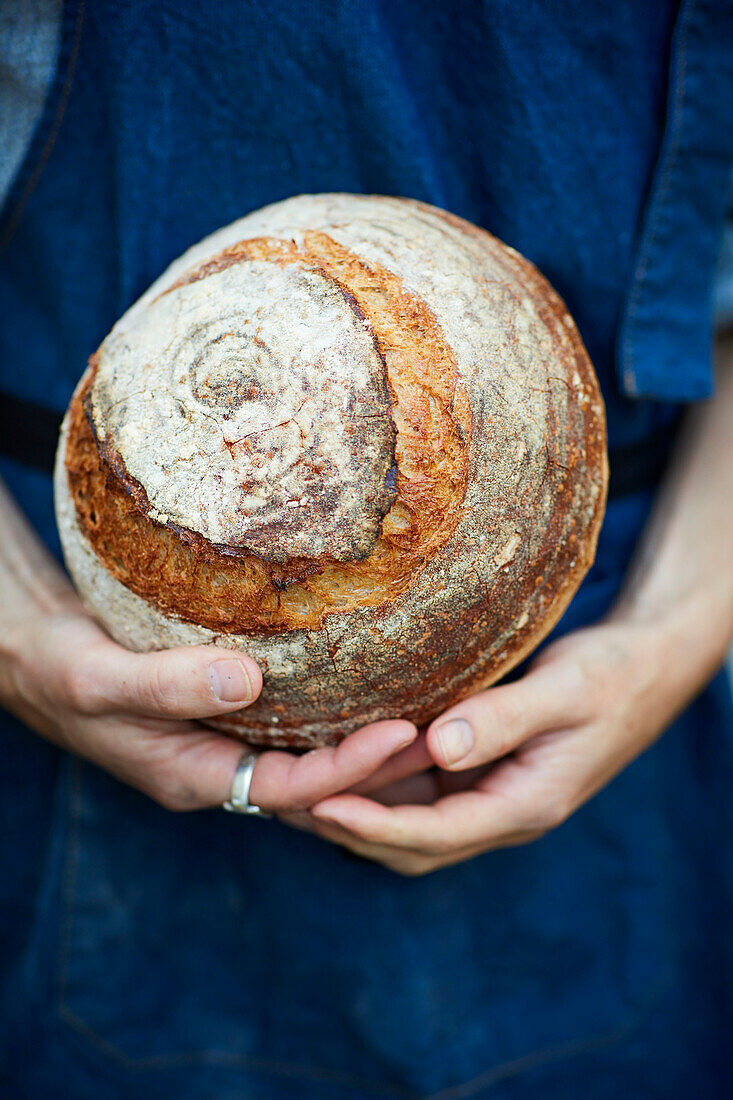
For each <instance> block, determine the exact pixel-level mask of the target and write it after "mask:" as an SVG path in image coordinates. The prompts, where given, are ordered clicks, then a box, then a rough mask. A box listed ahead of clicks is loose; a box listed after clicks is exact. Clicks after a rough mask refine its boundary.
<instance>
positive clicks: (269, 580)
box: [66, 232, 471, 633]
mask: <svg viewBox="0 0 733 1100" xmlns="http://www.w3.org/2000/svg"><path fill="white" fill-rule="evenodd" d="M252 260H259V261H262V260H265V261H268V262H274V263H278V264H297V265H300V266H303V267H309V268H311V269H316V270H318V271H319V272H321V273H323V274H324V275H326V276H327V277H328V278H329V279H330V280H332V281H333V282H334V283H336V284H337V285H338V286H339V288H340V290H341V292H342V293H343V295H344V296H345V297H347V299H348V300H349V302H350V303H353V306H352V308H354V309H356V310H358V314H359V316H360V317H361V318H362V319H364V320H366V321H367V322H368V323H369V325H370V326H371V328H372V331H373V333H374V339H375V343H376V345H377V347H378V350H379V353H380V355H381V357H382V359H383V361H384V363H385V366H386V371H387V384H388V387H389V392H390V398H391V416H392V419H393V421H394V424H395V429H396V439H395V459H396V465H397V476H396V494H395V499H394V503H393V505H392V507H391V508H390V509H389V511H388V512H387V514H386V516H385V517H384V519H383V522H382V532H381V535H380V536H379V538H378V539H377V540H376V542H375V544H374V545H373V548H372V551H371V553H370V554H369V556H368V557H367V558H366V559H365V560H363V561H351V562H341V561H334V560H332V559H329V558H327V557H324V556H321V557H319V558H316V559H313V558H304V557H300V558H292V559H290V560H288V561H286V562H285V563H282V564H280V563H278V562H273V561H267V560H265V556H264V555H255V554H250V553H246V552H242V551H241V550H238V549H234V548H232V547H226V546H219V545H216V544H213V543H211V542H209V541H208V540H207V539H205V538H204V537H203V536H202V535H200V534H198V533H196V532H192V531H186V530H184V529H182V528H180V527H176V526H175V525H174V524H171V523H168V524H161V523H158V522H156V521H155V520H153V519H150V518H149V512H150V510H151V509H150V504H149V501H148V498H147V494H146V492H145V489H144V488H143V487H142V486H141V485H140V484H139V483H138V482H136V481H135V480H134V479H133V478H131V477H130V476H129V474H128V473H127V471H126V468H125V464H124V461H123V459H122V456H121V455H120V453H119V451H118V449H117V448H116V446H115V443H114V440H112V439H111V438H110V437H109V435H106V436H105V439H104V441H103V442H102V443H99V444H98V443H97V441H96V440H95V435H94V431H93V420H92V418H91V414H90V415H89V416H85V415H83V408H82V406H83V405H84V402H85V401H86V400H87V397H88V394H89V392H90V390H91V388H92V386H93V381H94V368H95V358H94V357H92V360H90V365H91V366H92V368H93V371H92V375H91V377H90V380H89V384H88V386H87V387H86V388H85V390H84V391H83V392H82V393H80V394H79V395H77V397H75V399H74V404H73V407H72V417H71V426H70V432H69V442H68V446H67V452H66V463H67V468H68V471H69V482H70V486H71V491H72V494H73V497H74V500H75V503H76V507H77V516H78V521H79V523H80V525H81V527H82V529H83V530H84V531H85V532H86V534H87V537H88V539H89V542H90V544H91V545H92V547H93V548H94V550H95V552H96V553H97V554H98V556H99V557H100V558H101V559H102V561H104V562H105V564H106V565H107V567H108V569H109V571H110V573H111V574H112V575H113V576H115V577H116V578H117V579H118V580H119V581H121V583H123V584H124V585H125V586H126V587H127V588H130V589H131V590H132V591H133V592H135V593H137V595H139V596H142V597H143V598H144V599H146V600H147V601H149V602H150V603H152V604H153V605H154V606H155V607H157V608H158V609H159V610H160V611H162V612H164V613H165V614H169V615H176V616H178V617H179V618H181V619H183V620H185V621H189V622H196V623H199V624H201V625H203V626H207V627H210V628H211V629H212V630H217V631H220V632H222V633H243V632H255V633H256V632H261V633H274V632H280V631H282V630H288V629H303V628H306V629H314V628H317V627H319V626H320V625H322V623H323V621H324V618H325V616H327V615H328V614H329V613H332V612H336V611H339V612H347V611H350V610H352V609H353V608H356V607H375V606H379V605H381V604H384V603H388V602H390V601H391V600H393V599H395V597H397V596H398V595H399V594H400V593H401V592H403V591H404V590H405V588H406V587H407V586H408V585H409V584H410V583H411V581H412V580H413V578H414V576H415V574H416V572H418V571H419V570H420V569H421V568H422V567H423V566H424V564H425V562H426V561H427V560H429V559H430V558H431V557H432V556H433V555H434V554H435V553H436V552H437V550H438V549H439V548H440V546H442V545H443V544H444V543H445V542H446V541H447V539H448V538H450V536H451V534H452V533H453V531H454V530H455V527H456V525H457V523H458V521H459V519H460V507H461V504H462V501H463V498H464V495H465V488H466V478H467V471H468V459H467V451H468V439H469V438H470V434H471V415H470V410H469V408H468V401H467V398H466V394H465V389H464V388H463V387H462V386H461V384H460V382H459V379H458V372H457V368H456V363H455V358H454V356H453V353H452V352H451V349H450V348H449V347H448V346H447V344H446V342H445V339H444V337H443V335H442V333H441V331H440V327H439V326H438V324H437V322H436V320H435V317H434V315H433V314H432V312H431V310H430V309H429V308H428V307H427V306H426V305H425V303H424V302H421V301H420V300H419V299H418V298H417V297H416V296H415V295H413V294H410V293H409V292H408V291H407V290H406V289H405V288H404V287H403V286H402V285H401V283H400V281H399V279H397V277H396V276H395V275H393V274H392V273H391V272H389V271H387V270H386V269H385V268H384V267H382V266H381V265H378V264H375V263H369V262H367V261H365V260H363V259H362V258H360V257H359V256H356V255H354V254H353V253H352V252H350V251H349V250H347V249H346V248H343V247H342V246H340V245H338V244H337V243H336V242H335V241H334V240H332V239H331V238H330V237H328V236H327V235H326V234H324V233H316V232H311V233H307V234H306V235H305V240H304V244H303V246H302V247H300V248H298V247H297V246H296V245H295V244H294V243H293V242H292V241H278V240H272V239H267V238H260V239H254V240H247V241H241V242H239V243H238V244H236V245H234V246H233V247H231V248H228V249H226V250H224V251H222V252H221V253H219V254H218V255H217V256H214V257H212V258H210V259H209V260H207V261H206V263H204V264H202V265H200V266H199V267H197V268H196V269H194V270H193V271H191V272H188V273H187V274H186V275H185V276H184V277H183V278H182V279H179V280H177V281H176V282H175V283H173V284H172V285H171V286H170V287H169V288H167V290H166V291H165V292H164V293H169V292H170V291H172V290H174V289H176V288H177V287H179V286H185V285H187V284H190V283H192V282H196V281H199V280H201V279H205V278H207V277H208V276H209V275H211V274H214V273H217V272H219V271H222V270H225V269H226V268H227V267H229V266H231V265H233V264H239V263H247V262H249V261H252ZM87 403H88V402H87ZM246 445H247V444H246V440H242V441H240V442H239V443H238V444H237V446H246Z"/></svg>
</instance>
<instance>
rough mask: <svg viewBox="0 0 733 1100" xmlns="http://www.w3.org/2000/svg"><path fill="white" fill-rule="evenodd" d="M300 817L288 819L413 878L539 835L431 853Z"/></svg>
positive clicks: (511, 837) (300, 826) (518, 834)
mask: <svg viewBox="0 0 733 1100" xmlns="http://www.w3.org/2000/svg"><path fill="white" fill-rule="evenodd" d="M297 816H298V818H299V820H298V821H293V820H292V819H290V818H288V819H287V823H288V824H293V825H294V826H295V828H300V829H304V830H305V831H307V832H311V833H314V834H316V835H317V836H319V837H320V838H321V839H322V840H326V841H328V842H329V843H331V844H338V845H339V846H340V847H342V848H346V849H347V850H348V851H350V852H353V853H354V855H358V856H361V857H362V858H363V859H368V860H370V861H371V862H373V863H380V864H382V866H384V867H386V868H387V869H388V870H390V871H395V872H396V873H397V874H400V875H408V876H411V877H412V876H415V875H425V874H428V873H430V872H431V871H437V870H439V869H440V868H442V867H448V866H451V865H452V864H456V863H463V862H465V861H466V860H468V859H473V858H474V857H475V856H477V855H480V854H482V853H483V852H486V851H489V850H490V849H491V848H504V847H510V846H513V845H518V844H525V843H527V842H528V841H529V840H532V839H535V837H533V836H530V835H527V834H525V833H517V834H513V835H512V834H508V835H507V836H506V837H503V838H502V839H501V840H500V841H498V842H497V843H495V844H486V843H485V842H483V841H482V842H481V843H480V844H478V845H475V844H474V845H470V846H469V847H465V848H456V849H453V850H451V851H448V852H446V853H443V854H441V855H432V854H430V855H427V854H425V853H424V852H419V851H416V850H414V849H408V848H395V847H393V846H391V845H385V844H373V843H370V842H368V841H365V840H361V839H360V838H359V837H356V836H354V835H353V834H351V833H348V832H347V831H346V830H345V829H342V828H340V827H339V826H337V825H332V824H330V823H326V822H323V821H316V820H315V819H313V818H312V817H310V815H303V817H310V821H309V822H303V821H302V820H300V815H297Z"/></svg>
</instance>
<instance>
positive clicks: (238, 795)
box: [222, 752, 272, 817]
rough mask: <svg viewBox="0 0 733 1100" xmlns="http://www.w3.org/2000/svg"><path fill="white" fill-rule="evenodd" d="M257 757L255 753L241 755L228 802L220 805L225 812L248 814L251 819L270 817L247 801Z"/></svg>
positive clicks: (270, 815)
mask: <svg viewBox="0 0 733 1100" xmlns="http://www.w3.org/2000/svg"><path fill="white" fill-rule="evenodd" d="M257 756H258V754H257V753H256V752H245V753H243V755H242V757H241V759H240V761H239V763H238V764H237V770H236V771H235V773H234V779H233V780H232V791H231V794H230V795H229V800H228V801H227V802H224V803H222V805H223V807H224V809H225V810H229V811H230V812H231V813H234V814H249V815H250V816H251V817H272V814H268V813H265V811H264V810H261V809H260V808H259V806H255V805H253V803H252V802H250V800H249V788H250V786H251V784H252V773H253V771H254V769H255V764H256V763H257Z"/></svg>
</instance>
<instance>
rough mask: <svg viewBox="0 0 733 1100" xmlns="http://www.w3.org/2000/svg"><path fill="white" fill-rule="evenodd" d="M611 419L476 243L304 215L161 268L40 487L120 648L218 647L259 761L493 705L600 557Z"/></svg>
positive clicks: (113, 345)
mask: <svg viewBox="0 0 733 1100" xmlns="http://www.w3.org/2000/svg"><path fill="white" fill-rule="evenodd" d="M606 482H607V461H606V448H605V422H604V410H603V403H602V400H601V397H600V394H599V390H598V384H597V381H596V378H595V375H594V372H593V368H592V366H591V363H590V361H589V359H588V356H587V354H586V352H585V349H584V347H583V344H582V342H581V340H580V337H579V335H578V332H577V330H576V328H575V325H574V323H573V321H572V319H571V318H570V316H569V315H568V313H567V310H566V308H565V306H564V304H563V302H562V301H561V299H560V298H559V297H558V295H557V294H556V293H555V292H554V291H553V289H552V288H551V287H550V286H549V284H548V283H547V281H546V280H545V279H544V278H543V277H542V276H541V275H540V274H539V272H538V271H537V270H536V268H534V267H533V266H532V265H531V264H530V263H528V262H527V261H526V260H524V259H523V258H522V257H521V256H520V255H518V253H516V252H515V251H513V250H512V249H510V248H507V247H506V246H504V245H503V244H501V243H500V242H499V241H498V240H496V239H495V238H494V237H492V236H491V235H490V234H489V233H486V232H485V231H484V230H482V229H478V228H477V227H476V226H473V225H471V224H469V223H468V222H465V221H462V220H461V219H460V218H456V217H453V216H452V215H450V214H447V213H445V212H443V211H442V210H438V209H436V208H435V207H431V206H426V205H425V204H423V203H419V202H413V201H410V200H406V199H397V198H385V197H378V196H371V197H367V196H358V195H342V194H332V195H303V196H299V197H297V198H292V199H289V200H287V201H286V202H280V203H276V204H275V205H273V206H268V207H266V208H265V209H263V210H259V211H256V212H255V213H253V214H250V215H249V216H247V217H246V218H242V219H241V220H240V221H237V222H234V223H233V224H232V225H230V226H227V227H226V228H224V229H222V230H220V231H219V232H217V233H215V234H214V235H213V236H211V237H208V238H207V239H206V240H204V241H202V242H201V243H200V244H198V245H196V246H195V247H194V248H192V249H190V251H188V252H187V253H185V255H184V256H182V257H181V258H180V259H179V260H177V261H176V262H175V263H174V264H172V266H171V267H170V268H169V269H168V270H167V271H166V272H165V274H164V275H162V276H161V278H160V279H158V280H157V282H156V283H154V284H153V286H152V287H151V288H150V290H148V292H147V293H146V294H144V295H143V297H142V298H141V299H140V300H139V301H138V302H136V303H135V305H133V306H132V308H131V309H129V310H128V311H127V313H126V314H125V315H124V316H123V317H122V319H121V320H120V321H119V322H118V323H117V324H116V325H115V327H114V328H113V330H112V332H111V333H110V335H109V336H108V337H107V339H106V340H105V341H104V343H103V344H102V346H101V347H100V348H99V350H98V351H97V353H96V354H95V355H93V356H92V357H91V359H90V361H89V367H88V370H87V371H86V373H85V374H84V376H83V378H82V379H81V381H80V383H79V386H78V387H77V390H76V392H75V394H74V396H73V398H72V401H71V404H70V406H69V410H68V412H67V415H66V418H65V420H64V425H63V428H62V433H61V441H60V444H59V451H58V458H57V464H56V505H57V516H58V523H59V529H60V532H61V539H62V542H63V547H64V552H65V555H66V561H67V564H68V567H69V570H70V572H71V575H72V577H73V579H74V581H75V583H76V586H77V588H78V590H79V592H80V594H81V596H82V599H83V600H84V602H85V604H86V605H87V607H88V608H89V610H90V611H91V612H92V613H93V614H94V615H95V616H96V617H97V618H98V619H99V620H100V621H101V622H102V623H103V624H104V626H105V627H106V628H107V629H108V630H109V632H110V633H111V634H112V635H113V637H114V638H116V639H117V640H118V641H119V642H121V643H122V644H123V645H126V646H128V647H130V648H132V649H136V650H151V649H160V648H165V647H168V646H176V645H182V644H187V643H201V642H216V643H217V644H218V645H221V646H227V647H229V648H231V649H234V650H243V651H246V652H247V653H249V654H251V655H252V656H253V657H254V658H255V659H256V660H257V661H258V662H259V663H260V665H261V666H262V669H263V672H264V674H265V675H264V690H263V693H262V696H261V698H260V700H258V701H257V703H255V704H254V705H253V706H251V707H249V708H248V709H247V710H244V711H241V712H238V713H237V714H235V715H228V716H227V717H226V718H223V719H218V720H216V721H212V725H215V726H217V727H218V728H222V729H224V730H226V731H228V732H230V733H232V734H236V735H239V736H241V737H243V738H244V739H246V740H247V741H249V742H252V743H253V744H259V745H280V746H287V747H307V748H310V747H313V746H316V745H321V744H328V743H335V742H337V741H339V740H340V739H341V738H343V737H344V736H345V735H346V734H348V733H350V732H352V731H353V730H354V729H356V728H357V727H358V726H361V725H363V724H365V723H367V722H372V721H375V720H377V719H381V718H386V717H398V716H399V717H406V718H410V719H412V720H413V721H415V722H417V723H424V722H426V721H428V720H429V719H431V718H433V717H434V716H435V715H436V714H438V713H439V712H440V711H441V710H442V709H443V708H445V707H446V706H448V705H449V704H450V703H452V702H454V701H456V700H457V699H460V698H461V697H463V696H465V695H467V694H469V693H471V692H474V691H477V690H478V689H480V688H483V687H486V686H487V685H488V684H491V683H493V682H494V681H495V680H496V679H498V678H499V677H500V676H502V675H503V674H504V673H506V672H507V671H508V670H509V669H510V668H511V667H512V666H513V665H515V664H516V663H517V662H518V661H519V660H521V659H522V658H523V657H525V656H526V655H527V654H528V653H529V652H530V651H531V650H532V649H533V648H534V647H535V646H536V645H537V644H538V643H539V642H540V640H541V639H542V638H543V637H544V636H545V635H546V634H547V633H548V631H549V630H550V629H551V628H552V626H553V625H554V624H555V623H556V622H557V620H558V619H559V617H560V615H561V614H562V612H563V610H564V609H565V608H566V607H567V605H568V603H569V601H570V599H571V597H572V595H573V593H574V592H575V590H576V589H577V587H578V585H579V584H580V581H581V579H582V577H583V576H584V574H585V572H586V571H587V569H588V568H589V566H590V564H591V562H592V560H593V556H594V553H595V545H596V540H597V536H598V530H599V527H600V524H601V520H602V516H603V509H604V502H605V494H606Z"/></svg>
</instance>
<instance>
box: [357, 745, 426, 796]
mask: <svg viewBox="0 0 733 1100" xmlns="http://www.w3.org/2000/svg"><path fill="white" fill-rule="evenodd" d="M433 767H434V762H433V760H432V758H431V756H430V753H429V752H428V749H427V745H426V743H425V734H424V733H419V734H418V736H417V737H416V738H415V740H414V741H413V742H412V743H411V744H409V745H408V746H407V748H406V749H402V751H401V752H398V753H395V755H394V756H391V757H390V758H389V760H387V761H386V763H384V764H383V765H382V767H381V768H378V769H377V771H375V772H374V773H373V774H372V775H370V776H368V778H367V779H365V780H363V781H362V782H361V783H357V784H355V786H353V787H352V788H351V790H352V793H353V794H370V793H371V792H372V791H376V790H379V789H381V788H382V787H387V786H389V785H390V784H391V783H395V782H397V781H398V780H400V779H405V778H406V777H407V776H410V775H416V774H418V773H419V772H424V771H427V770H428V769H429V768H433Z"/></svg>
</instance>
